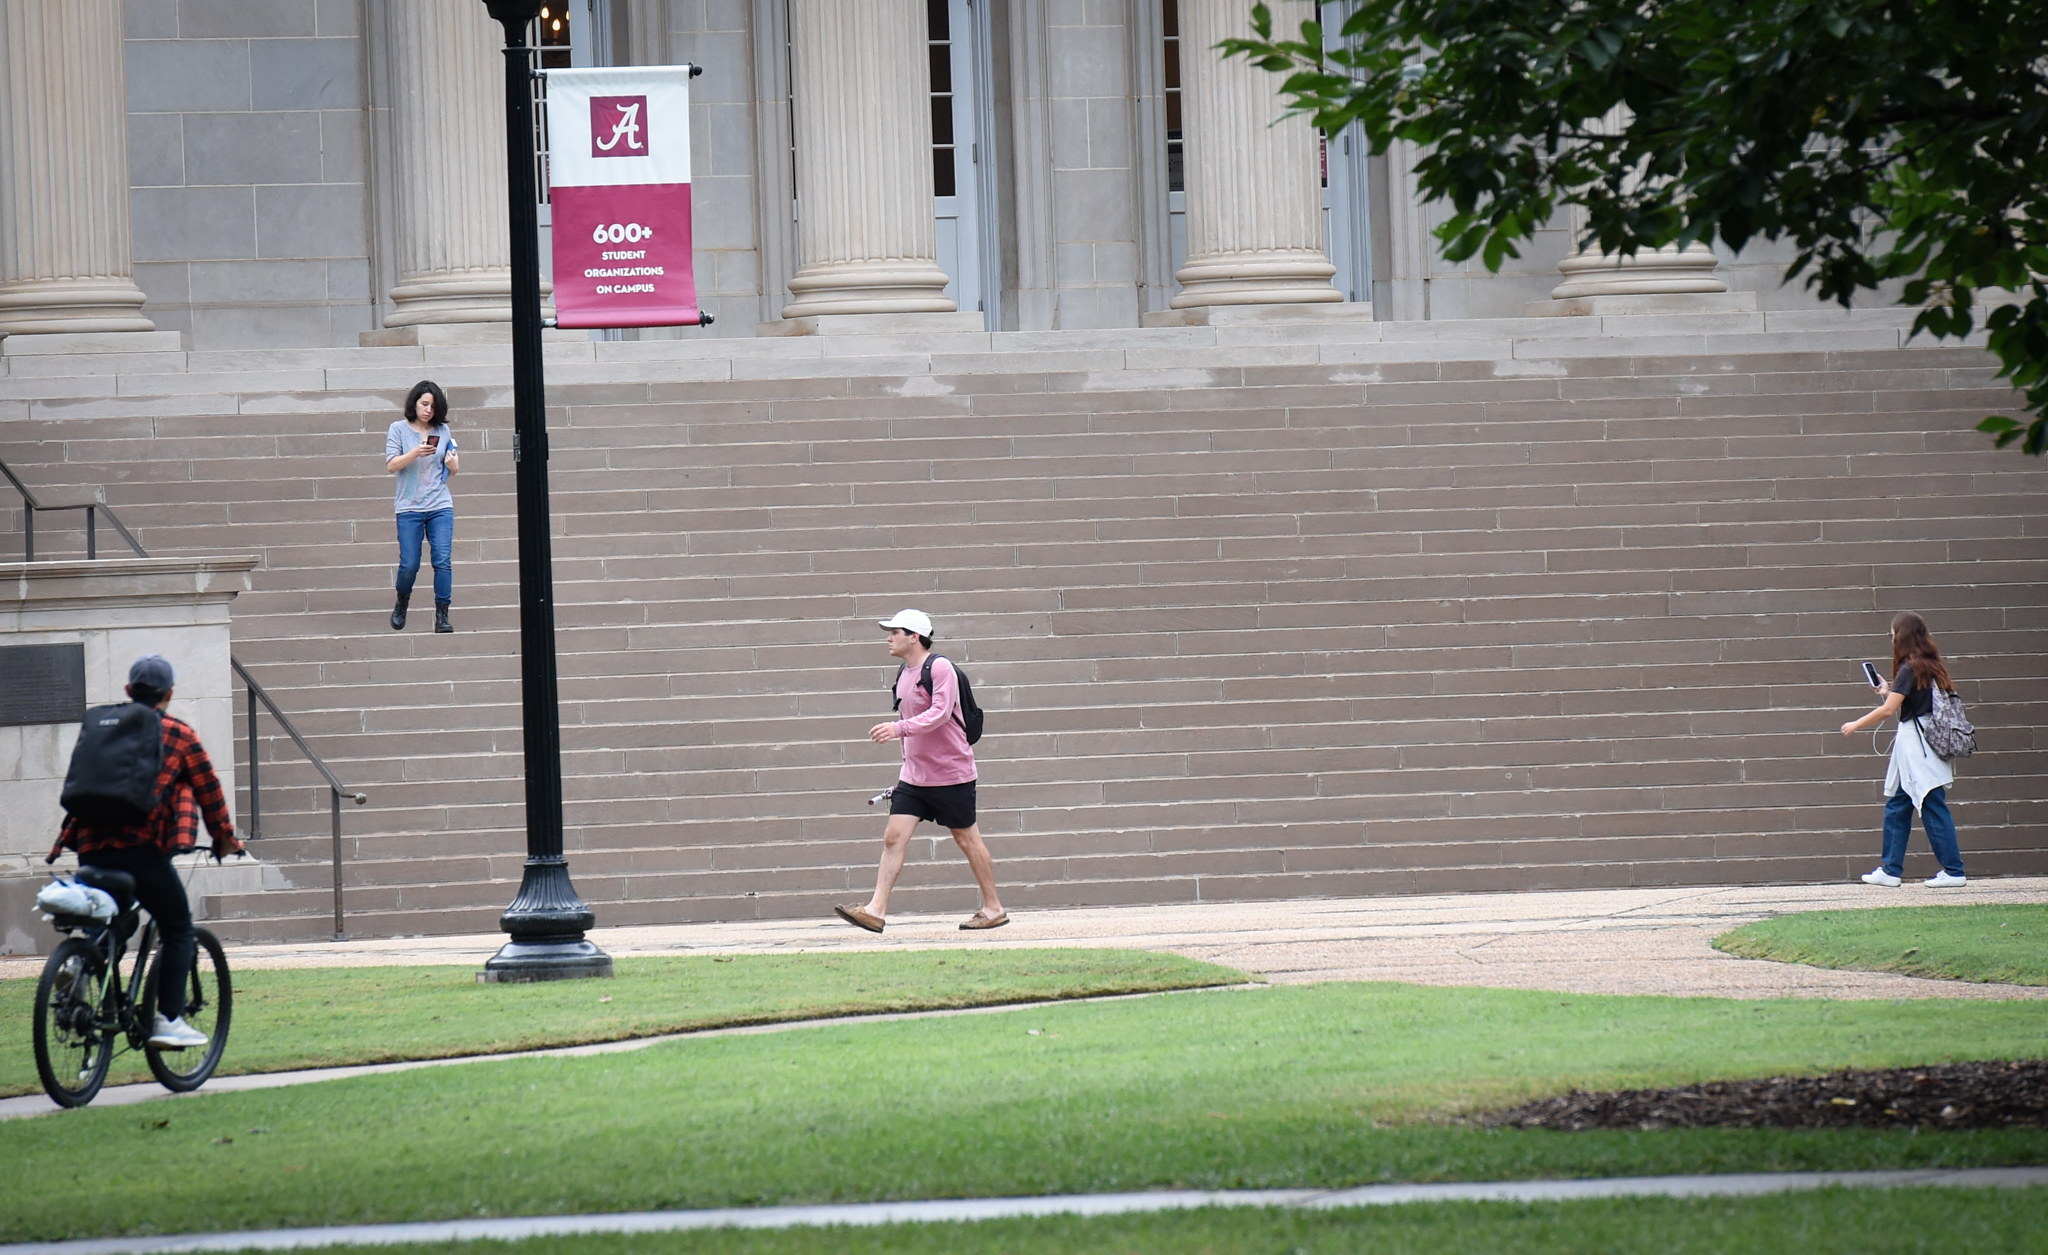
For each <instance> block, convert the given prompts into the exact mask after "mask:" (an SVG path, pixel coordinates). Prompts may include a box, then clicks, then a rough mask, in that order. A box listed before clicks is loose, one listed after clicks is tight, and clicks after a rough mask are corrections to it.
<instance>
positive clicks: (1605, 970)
mask: <svg viewBox="0 0 2048 1255" xmlns="http://www.w3.org/2000/svg"><path fill="white" fill-rule="evenodd" d="M972 898H973V891H972V889H971V888H966V887H963V889H962V894H961V901H962V904H963V905H962V908H961V910H960V911H959V912H958V913H957V914H953V915H943V916H941V915H908V914H906V915H899V916H897V917H895V918H894V919H892V920H891V921H890V924H889V931H888V932H887V933H885V934H883V935H881V936H879V937H878V936H874V935H872V934H869V933H864V932H860V931H857V930H855V929H853V928H850V927H848V926H847V925H846V924H844V923H841V922H840V921H838V920H837V919H796V920H746V921H737V922H728V923H713V924H677V925H667V926H649V927H634V928H599V929H597V930H595V931H594V932H593V933H592V934H591V937H592V939H593V940H595V941H596V942H597V943H598V944H599V945H601V946H603V947H604V948H605V950H607V951H608V952H610V953H611V954H612V955H613V956H615V957H620V958H624V957H633V956H640V955H657V954H800V953H825V952H832V951H850V950H889V949H905V948H908V949H942V948H944V949H979V948H993V947H1005V946H1007V947H1019V946H1127V947H1131V948H1135V949H1145V950H1167V951H1172V952H1173V953H1175V954H1183V955H1187V956H1188V957H1190V958H1196V959H1206V960H1209V961H1211V962H1215V963H1222V964H1226V965H1228V966H1230V967H1235V968H1238V969H1240V970H1242V971H1246V972H1250V973H1252V974H1254V975H1256V976H1259V977H1261V978H1263V979H1265V980H1269V981H1274V982H1278V983H1285V984H1308V983H1311V982H1315V981H1332V980H1386V981H1408V982H1412V983H1414V984H1419V985H1480V986H1487V987H1490V988H1496V989H1554V990H1558V991H1560V992H1567V993H1589V994H1675V995H1697V996H1702V997H1718V998H2042V997H2048V988H2039V987H2027V986H2015V985H1986V984H1972V983H1968V982H1962V981H1945V980H1928V979H1923V978H1920V977H1913V976H1895V975H1891V974H1889V973H1883V972H1850V971H1831V970H1828V969H1825V968H1814V967H1802V966H1799V965H1796V964H1786V963H1773V962H1767V961H1763V960H1757V959H1739V958H1735V957H1733V956H1730V955H1726V954H1723V953H1721V952H1720V951H1718V950H1716V949H1714V948H1713V946H1712V944H1711V942H1712V941H1713V939H1714V938H1715V937H1716V936H1718V935H1719V934H1721V933H1723V932H1726V931H1728V930H1729V929H1731V928H1735V927H1737V926H1739V925H1742V924H1747V923H1749V922H1751V921H1753V920H1758V919H1764V918H1766V917H1769V916H1774V915H1785V914H1790V913H1793V912H1797V911H1818V910H1839V909H1862V908H1872V907H1885V906H1931V905H1950V906H1960V905H1966V904H1981V903H2015V902H2048V877H2042V876H2029V877H2009V878H2005V879H1995V880H1978V881H1973V882H1971V883H1970V884H1969V885H1967V886H1964V887H1963V888H1960V889H1939V890H1937V889H1927V888H1924V887H1922V886H1920V885H1918V884H1917V883H1913V882H1909V883H1908V886H1907V887H1906V888H1903V889H1875V888H1871V887H1870V886H1867V885H1861V884H1852V885H1740V886H1697V887H1676V888H1660V889H1595V890H1580V891H1568V892H1529V893H1468V894H1441V895H1430V896H1415V897H1383V898H1343V899H1312V900H1306V901H1290V902H1225V903H1215V904H1181V905H1174V906H1118V907H1100V908H1093V909H1085V910H1060V911H1031V910H1020V911H1018V912H1016V913H1014V914H1013V916H1012V922H1011V924H1010V925H1009V926H1008V927H1006V928H1003V929H1000V930H997V931H994V932H984V933H973V934H967V933H962V932H961V931H959V929H958V927H957V925H958V923H959V921H960V920H961V919H964V918H966V916H967V914H968V909H969V904H971V902H972ZM503 940H504V939H503V937H502V936H500V935H497V934H489V935H483V936H454V937H418V938H394V939H389V940H376V941H349V942H340V943H335V942H307V943H301V944H296V945H252V946H238V947H234V948H232V949H231V950H230V952H229V954H230V961H231V962H232V963H233V964H234V965H235V966H237V967H244V968H260V967H348V966H372V965H378V964H421V965H424V964H478V965H481V964H482V962H483V961H484V960H485V959H487V958H489V957H490V956H491V955H492V954H493V953H494V952H495V951H496V950H497V948H498V947H499V946H500V945H501V944H502V943H503ZM41 962H42V960H41V959H36V958H22V959H9V960H4V961H0V975H4V976H26V975H31V974H33V973H34V972H35V971H37V970H39V968H40V966H41Z"/></svg>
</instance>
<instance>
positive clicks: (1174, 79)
mask: <svg viewBox="0 0 2048 1255" xmlns="http://www.w3.org/2000/svg"><path fill="white" fill-rule="evenodd" d="M1164 9H1165V19H1166V20H1165V22H1164V24H1163V25H1164V29H1165V31H1166V90H1165V93H1164V94H1165V96H1166V188H1167V190H1168V191H1170V192H1183V191H1186V190H1187V186H1186V181H1185V179H1184V178H1183V171H1184V169H1185V167H1184V165H1183V163H1182V160H1181V143H1180V135H1181V130H1180V4H1179V2H1178V0H1164Z"/></svg>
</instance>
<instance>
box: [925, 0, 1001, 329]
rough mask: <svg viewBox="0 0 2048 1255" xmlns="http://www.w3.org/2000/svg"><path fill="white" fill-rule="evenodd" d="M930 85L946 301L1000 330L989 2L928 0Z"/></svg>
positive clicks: (934, 189) (936, 216)
mask: <svg viewBox="0 0 2048 1255" xmlns="http://www.w3.org/2000/svg"><path fill="white" fill-rule="evenodd" d="M925 8H926V20H927V23H928V28H927V30H928V33H927V37H928V39H929V40H930V48H931V78H932V193H933V200H932V214H933V217H934V219H935V221H936V225H937V227H938V242H939V257H938V261H939V269H941V270H943V271H945V272H946V276H947V278H948V280H949V281H948V282H947V284H946V295H947V296H948V297H950V298H952V300H953V303H954V304H955V305H956V306H957V307H958V308H960V309H961V310H963V311H976V312H979V313H980V314H981V315H982V318H983V325H985V326H987V327H988V328H989V329H991V330H993V329H994V328H995V326H996V321H995V319H996V305H997V301H996V299H995V298H996V294H997V292H998V290H999V282H998V280H997V278H996V276H995V269H994V268H995V266H996V264H997V258H998V256H999V250H998V249H997V247H996V240H995V238H994V236H993V234H992V232H993V230H994V227H995V214H994V207H995V196H994V194H993V190H992V185H991V179H990V175H991V173H992V169H993V164H994V163H993V162H992V160H991V153H990V150H989V145H988V143H987V140H986V137H987V135H988V132H989V120H990V118H991V117H992V109H991V104H990V99H989V82H990V65H989V32H988V22H987V13H986V10H987V8H988V0H925Z"/></svg>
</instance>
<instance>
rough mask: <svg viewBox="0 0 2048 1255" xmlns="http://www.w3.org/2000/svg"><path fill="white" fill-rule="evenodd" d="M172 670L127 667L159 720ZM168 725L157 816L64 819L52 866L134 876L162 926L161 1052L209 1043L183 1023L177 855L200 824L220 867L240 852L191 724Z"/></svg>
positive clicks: (189, 952) (188, 922) (188, 956)
mask: <svg viewBox="0 0 2048 1255" xmlns="http://www.w3.org/2000/svg"><path fill="white" fill-rule="evenodd" d="M175 678H176V677H175V675H174V673H173V672H172V670H171V664H170V662H169V661H168V660H166V659H165V658H164V657H163V656H162V655H160V654H144V655H143V656H142V657H140V658H137V659H136V660H135V665H134V666H132V667H130V668H128V698H129V700H130V701H133V702H136V703H138V704H140V705H143V706H150V707H154V708H155V709H156V710H157V711H158V712H159V713H160V714H161V712H162V711H163V709H164V707H166V706H169V705H170V704H171V686H172V683H173V681H174V680H175ZM162 720H163V766H162V768H161V769H160V770H159V771H158V772H157V778H156V795H157V798H158V801H157V805H156V810H155V811H153V812H152V813H151V814H150V815H149V817H148V818H146V819H144V820H143V821H142V822H140V823H136V824H118V823H87V822H84V821H82V820H80V819H77V818H75V817H73V816H66V817H65V819H64V827H63V829H62V830H61V831H60V832H59V833H58V836H57V844H56V845H55V846H53V847H52V848H51V850H50V857H49V858H47V859H44V860H43V861H44V862H46V863H53V862H55V861H56V860H57V854H58V851H60V850H67V849H68V850H73V851H76V852H77V854H78V865H79V866H81V867H104V868H106V869H107V870H109V871H120V872H127V873H128V874H129V875H131V876H133V877H135V900H136V901H138V902H140V903H141V904H142V909H143V910H145V911H148V912H149V913H150V916H151V917H152V918H153V919H155V920H156V924H157V928H158V929H159V930H160V931H161V932H162V933H163V939H164V958H163V973H162V976H161V978H160V979H159V980H158V981H157V1005H156V1019H155V1020H154V1021H153V1023H152V1025H151V1028H150V1032H149V1044H150V1045H152V1046H156V1047H158V1048H159V1049H162V1048H167V1047H168V1048H173V1049H184V1048H187V1047H198V1046H204V1045H205V1044H206V1034H204V1033H202V1032H200V1031H199V1030H198V1029H196V1028H193V1027H192V1026H191V1025H189V1024H187V1023H185V993H186V990H187V989H188V988H189V986H190V981H188V980H187V979H186V978H187V976H189V975H190V974H191V971H192V960H193V949H194V943H195V942H196V940H197V938H196V937H195V936H194V934H193V931H192V905H191V903H190V902H188V901H187V900H186V898H185V886H184V884H183V883H182V882H181V881H180V880H179V879H178V871H177V868H176V867H174V866H173V865H172V863H171V856H172V855H174V854H182V853H184V852H185V851H187V850H190V849H192V848H194V847H195V846H196V845H197V844H198V838H199V825H200V823H201V822H202V821H204V823H205V824H206V831H207V832H209V833H210V834H212V836H213V857H214V861H215V862H219V861H220V860H221V859H223V858H226V857H227V856H228V855H230V854H236V853H240V852H241V849H242V845H241V842H239V841H237V840H235V826H234V824H233V822H232V821H230V820H229V818H228V806H227V798H226V797H225V796H224V795H223V793H222V791H221V787H220V777H219V776H217V775H215V774H214V770H213V760H212V759H210V758H208V757H207V755H206V747H205V746H204V745H201V744H200V743H199V734H198V733H197V732H194V731H193V730H192V725H191V724H189V723H186V722H185V721H184V720H182V719H175V718H173V717H171V716H170V715H162Z"/></svg>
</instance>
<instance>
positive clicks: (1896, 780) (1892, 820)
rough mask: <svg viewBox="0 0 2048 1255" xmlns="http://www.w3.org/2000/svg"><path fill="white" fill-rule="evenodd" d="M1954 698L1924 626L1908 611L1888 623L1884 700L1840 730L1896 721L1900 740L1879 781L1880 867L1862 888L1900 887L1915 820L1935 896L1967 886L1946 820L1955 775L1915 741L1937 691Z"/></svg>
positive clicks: (1858, 729)
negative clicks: (1932, 867) (1935, 868)
mask: <svg viewBox="0 0 2048 1255" xmlns="http://www.w3.org/2000/svg"><path fill="white" fill-rule="evenodd" d="M1937 688H1938V689H1941V690H1943V691H1944V692H1949V693H1953V692H1955V691H1956V686H1955V683H1954V681H1952V680H1950V679H1949V675H1948V664H1947V663H1945V662H1943V661H1942V659H1941V648H1940V647H1939V646H1938V645H1936V644H1935V643H1934V636H1933V634H1932V633H1930V632H1929V631H1928V630H1927V621H1926V620H1925V619H1922V618H1921V617H1920V616H1919V615H1917V614H1914V613H1913V612H1912V611H1910V610H1909V611H1907V612H1906V613H1904V614H1901V615H1899V616H1898V617H1897V618H1895V619H1893V620H1892V678H1891V679H1890V680H1889V681H1887V682H1883V683H1880V684H1879V685H1878V686H1877V691H1878V693H1879V695H1880V696H1882V697H1883V698H1884V701H1883V702H1882V703H1881V704H1880V705H1879V706H1878V707H1877V709H1875V710H1873V711H1871V712H1870V713H1869V714H1867V715H1864V716H1863V717H1862V718H1861V719H1852V720H1850V721H1849V722H1848V723H1845V724H1843V725H1842V735H1843V736H1854V735H1855V734H1856V733H1858V732H1861V731H1862V730H1863V729H1865V728H1874V727H1876V726H1877V725H1878V724H1881V723H1883V722H1884V721H1885V720H1886V719H1889V718H1891V717H1892V716H1894V715H1896V716H1898V720H1899V727H1898V734H1897V735H1896V736H1894V737H1893V738H1892V758H1891V766H1890V767H1889V768H1888V769H1887V770H1886V771H1885V776H1884V796H1885V803H1884V862H1883V863H1881V864H1879V865H1878V868H1877V870H1875V871H1871V872H1866V873H1864V876H1863V883H1864V884H1866V885H1884V886H1886V887H1887V888H1897V887H1898V885H1899V883H1900V882H1901V880H1902V879H1903V878H1904V876H1905V873H1906V840H1907V838H1908V837H1910V836H1912V834H1913V815H1914V813H1915V812H1918V813H1919V815H1920V826H1921V827H1922V828H1925V829H1926V830H1927V844H1928V845H1930V846H1932V847H1934V857H1935V858H1936V860H1938V861H1939V862H1940V863H1941V871H1940V872H1939V873H1937V874H1936V875H1934V876H1933V877H1932V878H1930V879H1929V880H1928V881H1927V884H1929V885H1930V886H1932V887H1934V888H1937V889H1940V888H1946V887H1947V886H1950V885H1960V884H1963V883H1964V876H1963V854H1962V851H1961V850H1960V849H1959V848H1958V847H1957V845H1956V822H1955V820H1954V819H1952V818H1950V816H1949V813H1948V787H1949V786H1950V785H1951V784H1954V783H1955V779H1956V773H1955V770H1954V769H1953V768H1951V767H1950V766H1949V765H1948V762H1947V761H1946V760H1944V759H1943V758H1942V757H1941V756H1939V755H1938V754H1936V753H1935V752H1934V751H1933V750H1931V749H1929V748H1927V739H1926V738H1925V737H1924V736H1922V735H1921V734H1920V723H1919V721H1920V719H1921V718H1923V717H1924V716H1926V715H1928V714H1929V713H1931V712H1932V711H1933V709H1934V690H1935V689H1937Z"/></svg>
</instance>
